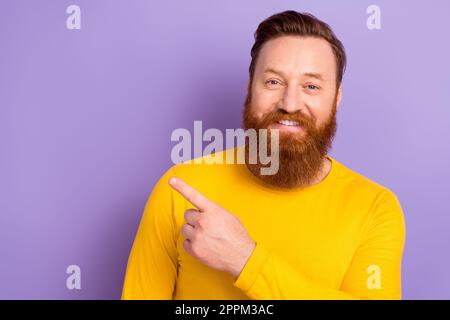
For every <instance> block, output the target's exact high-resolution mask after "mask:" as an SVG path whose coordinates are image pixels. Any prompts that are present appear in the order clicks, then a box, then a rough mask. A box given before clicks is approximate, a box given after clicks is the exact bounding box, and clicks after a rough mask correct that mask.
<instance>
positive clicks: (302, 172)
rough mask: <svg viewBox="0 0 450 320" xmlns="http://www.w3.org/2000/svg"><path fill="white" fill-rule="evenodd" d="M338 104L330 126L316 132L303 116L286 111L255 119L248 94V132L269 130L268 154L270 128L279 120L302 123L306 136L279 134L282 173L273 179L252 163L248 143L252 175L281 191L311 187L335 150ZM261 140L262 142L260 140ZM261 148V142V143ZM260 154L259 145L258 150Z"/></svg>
mask: <svg viewBox="0 0 450 320" xmlns="http://www.w3.org/2000/svg"><path fill="white" fill-rule="evenodd" d="M336 104H337V100H336V97H335V101H334V105H333V109H332V112H331V115H330V118H329V119H328V121H327V123H325V124H324V125H322V126H321V127H320V128H316V126H315V124H314V122H313V121H312V120H311V119H309V118H307V117H305V116H304V115H303V114H302V113H299V112H297V113H286V112H284V111H283V110H280V109H277V110H276V111H273V112H270V113H268V114H265V115H264V116H263V117H262V118H261V119H258V118H256V117H255V116H254V114H253V113H252V110H251V94H249V93H248V94H247V98H246V101H245V107H244V117H243V122H244V123H243V125H244V129H245V130H247V129H255V130H257V131H258V130H259V129H267V133H268V137H267V150H268V152H267V153H268V154H270V147H271V142H270V136H271V134H270V129H268V126H269V125H271V124H274V123H276V122H277V121H278V120H293V121H297V122H298V123H300V125H301V126H302V127H303V130H304V132H302V133H301V134H299V135H296V134H295V133H292V132H282V131H280V132H279V149H278V152H279V169H278V172H276V173H275V174H273V175H262V174H261V168H262V167H265V166H264V165H262V164H261V163H260V162H259V159H258V161H257V163H254V164H252V163H249V146H248V141H247V140H246V143H245V144H246V145H245V164H246V165H247V168H248V169H249V170H250V172H251V173H252V174H253V175H255V176H256V177H257V178H259V179H261V180H262V181H264V182H266V183H268V184H270V185H272V186H275V187H279V188H286V189H292V188H297V187H305V186H309V185H311V184H312V183H313V182H314V181H315V180H316V179H317V177H318V175H319V174H320V171H321V169H323V163H324V161H323V160H324V157H325V155H326V154H327V153H328V151H329V150H330V148H331V144H332V141H333V138H334V136H335V134H336V129H337V122H336ZM257 140H259V138H258V139H257ZM257 144H259V141H257ZM257 150H259V145H258V149H257Z"/></svg>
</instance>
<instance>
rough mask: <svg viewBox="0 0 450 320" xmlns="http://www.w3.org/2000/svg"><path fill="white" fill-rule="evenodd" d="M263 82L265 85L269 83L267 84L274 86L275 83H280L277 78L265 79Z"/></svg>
mask: <svg viewBox="0 0 450 320" xmlns="http://www.w3.org/2000/svg"><path fill="white" fill-rule="evenodd" d="M265 84H267V85H269V86H276V85H279V84H281V82H280V81H278V80H276V79H270V80H267V81H266V82H265Z"/></svg>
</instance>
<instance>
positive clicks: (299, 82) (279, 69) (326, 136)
mask: <svg viewBox="0 0 450 320" xmlns="http://www.w3.org/2000/svg"><path fill="white" fill-rule="evenodd" d="M341 97H342V90H341V87H339V88H337V86H336V61H335V57H334V54H333V50H332V48H331V46H330V44H329V43H328V42H327V41H326V40H323V39H319V38H312V37H300V36H282V37H279V38H276V39H272V40H269V41H267V42H266V43H265V44H264V45H263V46H262V48H261V50H260V52H259V56H258V59H257V61H256V65H255V71H254V75H253V79H252V81H251V83H249V88H248V94H247V99H246V104H245V109H244V127H245V129H249V128H254V129H269V130H271V129H278V130H279V137H280V145H279V155H280V169H279V171H278V173H277V174H276V175H274V176H260V175H259V174H258V173H257V172H259V168H260V165H259V164H256V165H250V164H247V166H248V167H249V169H250V171H252V173H253V174H255V175H257V176H258V177H259V178H261V179H263V180H265V181H266V182H268V183H270V184H273V185H276V186H279V187H285V188H293V187H301V186H306V185H308V184H310V183H311V182H312V181H313V180H314V178H315V177H316V176H317V174H318V173H319V171H320V169H321V168H322V166H323V161H324V155H326V153H327V152H328V150H329V148H330V147H331V141H332V139H333V137H334V135H335V132H336V112H337V109H338V107H339V103H340V100H341ZM269 145H270V144H269Z"/></svg>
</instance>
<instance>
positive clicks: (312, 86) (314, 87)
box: [306, 84, 319, 91]
mask: <svg viewBox="0 0 450 320" xmlns="http://www.w3.org/2000/svg"><path fill="white" fill-rule="evenodd" d="M306 87H307V88H308V89H310V90H313V91H316V90H319V87H318V86H316V85H314V84H308V85H307V86H306Z"/></svg>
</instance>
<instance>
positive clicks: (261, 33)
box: [249, 10, 347, 88]
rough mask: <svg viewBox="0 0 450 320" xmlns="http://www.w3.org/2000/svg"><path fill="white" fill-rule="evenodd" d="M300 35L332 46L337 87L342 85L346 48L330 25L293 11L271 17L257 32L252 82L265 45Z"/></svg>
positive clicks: (253, 55) (252, 53) (250, 70)
mask: <svg viewBox="0 0 450 320" xmlns="http://www.w3.org/2000/svg"><path fill="white" fill-rule="evenodd" d="M283 35H299V36H307V37H316V38H322V39H324V40H326V41H328V43H329V44H330V45H331V48H332V49H333V53H334V56H335V59H336V67H337V68H336V69H337V75H336V87H337V88H338V87H339V85H340V84H341V83H342V77H343V75H344V72H345V67H346V64H347V57H346V54H345V48H344V46H343V44H342V42H341V41H340V40H339V39H338V38H337V37H336V35H335V34H334V32H333V30H332V29H331V28H330V26H329V25H328V24H326V23H325V22H323V21H321V20H319V19H317V18H316V17H315V16H313V15H312V14H309V13H300V12H297V11H293V10H288V11H284V12H280V13H277V14H274V15H272V16H270V17H269V18H267V19H265V20H264V21H263V22H261V23H260V24H259V26H258V28H257V29H256V32H255V35H254V36H255V43H254V44H253V47H252V50H251V57H252V61H251V63H250V67H249V73H250V82H251V81H252V80H253V75H254V72H255V66H256V60H257V58H258V55H259V52H260V50H261V48H262V46H263V44H264V43H266V42H267V41H269V40H271V39H274V38H277V37H280V36H283Z"/></svg>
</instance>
